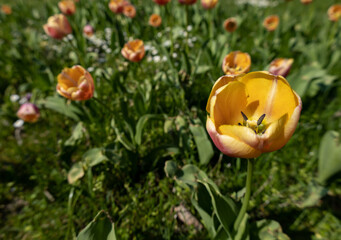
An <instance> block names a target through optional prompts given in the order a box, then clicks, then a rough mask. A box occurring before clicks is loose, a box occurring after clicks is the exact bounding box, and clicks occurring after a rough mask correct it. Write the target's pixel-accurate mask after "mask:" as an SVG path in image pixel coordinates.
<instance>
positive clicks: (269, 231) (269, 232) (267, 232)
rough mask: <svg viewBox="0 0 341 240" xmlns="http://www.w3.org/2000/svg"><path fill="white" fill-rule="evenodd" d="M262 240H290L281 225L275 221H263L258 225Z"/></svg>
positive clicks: (258, 222) (259, 235)
mask: <svg viewBox="0 0 341 240" xmlns="http://www.w3.org/2000/svg"><path fill="white" fill-rule="evenodd" d="M256 225H257V228H258V237H259V239H260V240H290V238H289V237H288V236H287V235H286V234H284V233H283V231H282V227H281V225H280V224H279V223H278V222H276V221H274V220H266V219H262V220H260V221H257V223H256Z"/></svg>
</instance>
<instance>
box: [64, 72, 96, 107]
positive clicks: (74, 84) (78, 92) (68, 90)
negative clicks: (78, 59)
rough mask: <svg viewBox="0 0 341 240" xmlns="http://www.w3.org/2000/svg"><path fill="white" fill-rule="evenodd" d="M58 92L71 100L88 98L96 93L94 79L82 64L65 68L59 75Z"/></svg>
mask: <svg viewBox="0 0 341 240" xmlns="http://www.w3.org/2000/svg"><path fill="white" fill-rule="evenodd" d="M57 79H58V84H57V92H58V93H59V94H60V95H62V96H63V97H66V98H68V99H71V100H76V101H80V100H88V99H90V98H92V96H93V94H94V90H95V87H94V80H93V79H92V77H91V75H90V73H89V72H88V71H86V70H85V69H84V68H83V67H82V66H79V65H76V66H73V67H72V68H64V70H63V71H62V72H61V73H60V74H59V75H58V77H57Z"/></svg>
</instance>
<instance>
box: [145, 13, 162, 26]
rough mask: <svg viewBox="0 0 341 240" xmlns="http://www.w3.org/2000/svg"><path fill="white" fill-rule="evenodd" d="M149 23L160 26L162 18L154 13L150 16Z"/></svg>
mask: <svg viewBox="0 0 341 240" xmlns="http://www.w3.org/2000/svg"><path fill="white" fill-rule="evenodd" d="M148 23H149V25H150V26H153V27H158V26H160V25H161V23H162V19H161V17H160V15H158V14H152V15H151V16H150V18H149V22H148Z"/></svg>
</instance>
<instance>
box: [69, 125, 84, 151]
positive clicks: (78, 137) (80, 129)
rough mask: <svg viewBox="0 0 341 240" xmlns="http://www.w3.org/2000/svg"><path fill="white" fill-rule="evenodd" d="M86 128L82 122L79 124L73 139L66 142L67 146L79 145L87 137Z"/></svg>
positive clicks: (74, 130)
mask: <svg viewBox="0 0 341 240" xmlns="http://www.w3.org/2000/svg"><path fill="white" fill-rule="evenodd" d="M85 131H86V130H85V128H84V125H83V123H82V122H79V123H78V124H77V125H76V127H75V128H74V129H73V131H72V135H71V137H69V139H68V140H66V141H65V143H64V145H65V146H75V145H77V144H79V143H80V142H81V141H82V139H83V138H84V135H85Z"/></svg>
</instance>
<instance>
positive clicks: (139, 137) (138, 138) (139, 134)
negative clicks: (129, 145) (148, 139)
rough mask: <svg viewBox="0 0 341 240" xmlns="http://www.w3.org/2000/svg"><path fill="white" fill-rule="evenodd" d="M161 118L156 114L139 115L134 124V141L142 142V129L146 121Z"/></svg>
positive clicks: (138, 143) (139, 143)
mask: <svg viewBox="0 0 341 240" xmlns="http://www.w3.org/2000/svg"><path fill="white" fill-rule="evenodd" d="M153 118H154V119H161V117H160V115H158V114H146V115H143V116H142V117H140V119H139V120H138V122H137V124H136V133H135V142H136V144H137V145H141V142H142V131H143V128H144V126H145V125H146V123H147V122H148V121H149V120H151V119H153Z"/></svg>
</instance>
